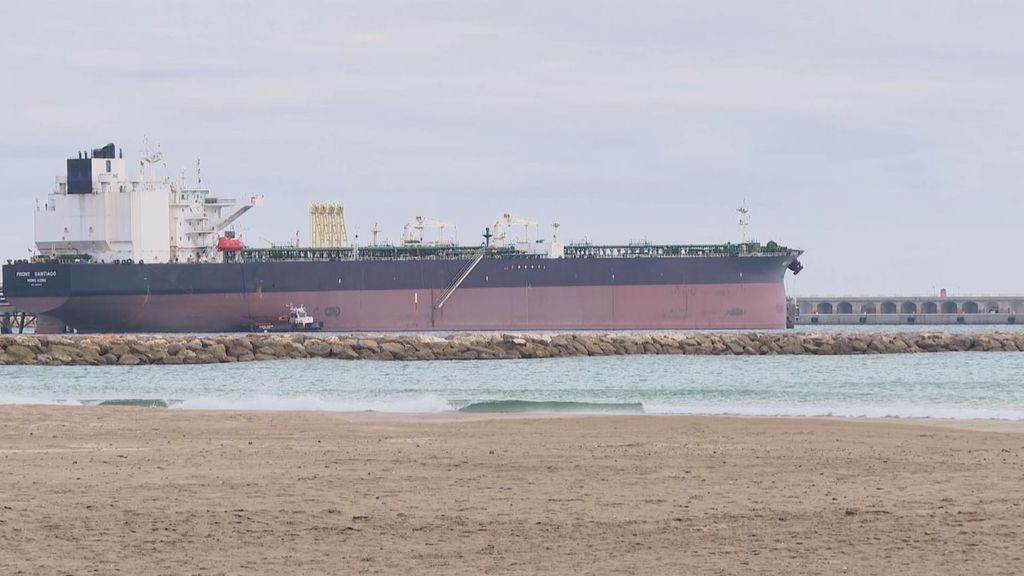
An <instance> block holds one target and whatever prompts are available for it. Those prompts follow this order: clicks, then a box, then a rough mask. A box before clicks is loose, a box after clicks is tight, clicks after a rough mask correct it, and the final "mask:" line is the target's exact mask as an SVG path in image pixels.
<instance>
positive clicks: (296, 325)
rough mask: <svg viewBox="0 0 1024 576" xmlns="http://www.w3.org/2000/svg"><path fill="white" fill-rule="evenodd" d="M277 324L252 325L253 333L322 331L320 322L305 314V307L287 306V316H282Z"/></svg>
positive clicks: (322, 325) (322, 324)
mask: <svg viewBox="0 0 1024 576" xmlns="http://www.w3.org/2000/svg"><path fill="white" fill-rule="evenodd" d="M277 320H278V321H277V322H264V323H260V324H255V325H253V331H254V332H264V333H266V332H319V331H320V330H323V327H324V323H323V321H322V320H320V321H317V320H316V319H315V318H313V317H312V316H310V315H309V314H307V313H306V307H305V306H292V305H290V304H289V305H288V314H287V315H284V314H282V315H281V316H279V317H278V318H277Z"/></svg>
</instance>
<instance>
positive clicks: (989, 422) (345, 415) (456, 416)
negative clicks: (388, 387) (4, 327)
mask: <svg viewBox="0 0 1024 576" xmlns="http://www.w3.org/2000/svg"><path fill="white" fill-rule="evenodd" d="M51 408H52V409H56V410H65V409H66V410H72V411H76V410H85V411H89V410H98V411H105V410H114V411H119V410H126V411H142V412H146V411H150V410H155V411H159V412H171V413H182V414H190V413H198V414H204V415H214V414H220V415H224V416H225V417H228V416H244V415H248V414H253V415H261V416H271V415H286V416H287V415H300V414H319V415H325V416H328V415H330V416H334V417H338V418H341V419H343V420H352V421H358V422H364V421H365V422H388V421H393V422H397V423H409V424H411V423H440V422H462V421H466V422H480V421H488V420H517V419H524V420H530V419H539V420H544V419H567V420H572V419H577V418H579V419H585V418H597V419H602V418H605V419H612V418H683V419H698V420H699V419H712V420H714V419H725V420H748V419H749V420H767V421H773V420H779V421H794V422H799V421H804V420H806V421H811V422H814V421H822V422H840V423H861V424H865V425H870V424H905V425H910V426H913V425H918V426H925V427H931V426H937V427H941V428H952V429H957V430H975V431H984V432H1000V433H1008V434H1024V418H1022V419H1016V420H1015V419H1009V418H945V417H931V416H834V415H789V414H774V415H773V414H734V413H689V412H687V413H681V412H641V413H616V412H586V411H579V412H576V411H568V412H557V411H549V412H546V411H525V412H462V411H460V410H455V409H453V410H447V411H433V412H403V411H385V410H318V409H308V410H306V409H290V408H284V409H262V408H253V409H239V408H192V407H180V406H174V405H171V406H138V405H130V404H120V403H117V404H103V403H99V404H68V403H63V402H50V403H46V402H40V403H31V402H26V403H14V404H4V403H0V414H3V413H4V412H5V411H7V410H20V409H51Z"/></svg>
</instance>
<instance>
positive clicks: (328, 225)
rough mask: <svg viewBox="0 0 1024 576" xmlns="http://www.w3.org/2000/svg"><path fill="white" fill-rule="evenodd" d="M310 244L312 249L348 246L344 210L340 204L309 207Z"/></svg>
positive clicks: (318, 203) (319, 203)
mask: <svg viewBox="0 0 1024 576" xmlns="http://www.w3.org/2000/svg"><path fill="white" fill-rule="evenodd" d="M309 219H310V229H309V230H310V244H311V245H312V247H313V248H341V247H343V246H348V232H347V231H346V230H345V208H344V207H343V206H342V205H341V203H340V202H315V203H313V204H310V205H309Z"/></svg>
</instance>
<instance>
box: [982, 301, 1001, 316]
mask: <svg viewBox="0 0 1024 576" xmlns="http://www.w3.org/2000/svg"><path fill="white" fill-rule="evenodd" d="M1000 310H1001V308H1000V307H999V303H998V302H989V303H988V304H985V312H987V313H989V314H996V313H998V312H999V311H1000Z"/></svg>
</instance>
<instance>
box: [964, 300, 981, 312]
mask: <svg viewBox="0 0 1024 576" xmlns="http://www.w3.org/2000/svg"><path fill="white" fill-rule="evenodd" d="M980 309H981V308H980V307H979V306H978V303H977V302H964V306H963V310H964V314H977V313H978V312H979V310H980Z"/></svg>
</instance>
